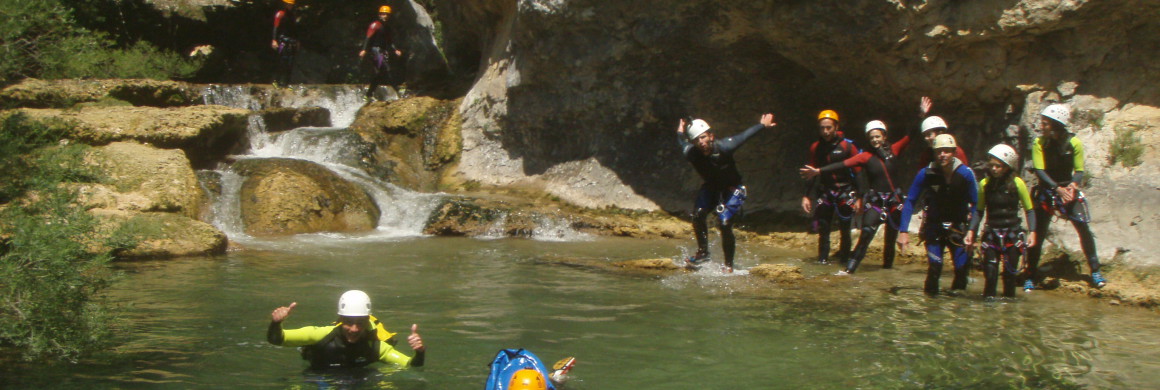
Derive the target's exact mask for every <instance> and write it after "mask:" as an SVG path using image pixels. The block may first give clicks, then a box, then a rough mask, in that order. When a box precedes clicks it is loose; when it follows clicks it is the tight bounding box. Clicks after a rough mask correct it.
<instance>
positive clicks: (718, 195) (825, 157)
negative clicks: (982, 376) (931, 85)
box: [677, 97, 1107, 297]
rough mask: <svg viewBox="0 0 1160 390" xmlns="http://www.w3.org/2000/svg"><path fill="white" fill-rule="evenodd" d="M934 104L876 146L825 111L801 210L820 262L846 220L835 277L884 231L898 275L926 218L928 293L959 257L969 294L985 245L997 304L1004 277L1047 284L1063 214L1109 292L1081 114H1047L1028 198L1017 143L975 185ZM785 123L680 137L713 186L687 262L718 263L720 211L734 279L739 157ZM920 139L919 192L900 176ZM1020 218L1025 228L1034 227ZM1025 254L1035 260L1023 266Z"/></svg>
mask: <svg viewBox="0 0 1160 390" xmlns="http://www.w3.org/2000/svg"><path fill="white" fill-rule="evenodd" d="M932 105H933V102H932V101H931V99H930V98H928V97H923V98H922V100H921V102H920V103H919V113H920V118H921V125H920V126H919V127H918V128H917V129H916V130H915V131H913V132H911V133H910V134H906V135H904V136H903V137H902V138H901V139H899V140H897V141H895V142H893V143H891V142H889V141H888V138H889V137H888V135H889V134H888V133H887V126H886V124H885V123H884V122H883V121H880V120H872V121H869V122H867V123H866V125H865V127H864V129H865V136H866V140H867V141H868V147H867V148H866V150H861V149H859V148H858V147H857V146H856V144H855V142H854V141H853V140H850V139H849V138H846V135H845V134H844V133H843V132H842V130H841V123H842V122H841V120H840V118H839V116H838V113H837V112H835V111H833V110H824V111H822V112H821V113H819V114H818V117H817V123H818V140H817V141H815V142H814V143H813V144H812V145H810V148H809V158H808V160H807V164H806V165H805V166H804V167H802V168H801V169H800V170H799V173H800V175H801V177H802V178H803V179H806V180H807V182H808V185H807V187H806V192H805V194H804V195H803V196H802V200H801V207H802V210H803V211H805V212H806V213H807V214H809V215H810V217H811V226H812V228H813V230H814V231H815V232H816V233H817V234H818V247H817V249H818V252H817V253H818V255H817V261H818V262H819V263H822V264H828V263H829V262H830V249H831V248H830V247H831V245H830V231H831V229H832V225H833V223H834V222H835V221H836V222H837V225H838V229H839V232H840V242H839V250H838V253H837V257H838V259H839V261H838V263H839V264H840V265H841V267H842V269H841V270H839V271H838V272H837V273H836V275H839V276H844V275H849V274H852V273H855V272H856V271H857V270H858V266H859V265H860V264H861V262H862V260H863V259H864V258H865V256H866V252H867V249H868V248H869V246H870V241H871V240H873V238H874V236H875V235H876V234H877V232H878V229H879V227H881V226H883V225H885V226H886V233H885V239H886V243H885V244H884V245H883V254H882V257H883V264H882V266H883V268H886V269H889V268H892V267H893V264H894V257H895V245H896V244H897V246H898V247H899V248H900V249H901V250H906V248H907V246H908V245H909V243H910V234H909V226H910V221H911V219H912V218H913V216H914V215H915V214H922V215H923V218H922V219H923V223H922V227H921V228H920V229H919V230H918V234H919V236H920V237H921V239H922V241H923V242H924V246H925V249H926V253H927V262H928V270H927V278H926V282H925V284H924V288H923V289H924V291H925V292H926V293H928V294H932V295H934V294H938V293H939V277H940V276H941V274H942V269H943V258H944V254H945V252H948V251H949V252H950V254H951V259H952V262H953V265H954V280H953V281H952V283H951V290H952V291H953V290H965V289H966V287H967V280H968V278H967V275H968V273H969V270H970V269H969V262H970V258H971V253H972V252H973V248H974V247H975V246H976V245H978V246H979V248H980V249H981V250H982V253H983V270H984V274H985V284H984V288H983V295H984V296H986V297H994V296H995V295H996V293H997V288H998V287H997V286H998V281H999V279H1000V278H1001V279H1002V281H1003V295H1004V296H1007V297H1012V296H1014V295H1015V290H1016V285H1017V283H1018V280H1019V279H1022V281H1023V289H1024V291H1027V292H1030V291H1032V290H1034V289H1035V288H1036V286H1037V284H1036V282H1037V281H1039V275H1038V273H1037V269H1038V265H1039V260H1040V256H1041V254H1042V246H1041V245H1039V244H1040V242H1041V241H1042V239H1043V238H1045V237H1046V234H1047V228H1048V227H1049V225H1050V224H1051V220H1052V217H1053V216H1061V217H1063V218H1066V219H1068V220H1069V221H1071V223H1072V225H1073V226H1074V227H1075V229H1076V231H1077V232H1078V233H1079V236H1080V242H1081V244H1082V247H1083V252H1084V254H1085V256H1086V257H1087V260H1088V264H1089V267H1090V269H1091V279H1092V280H1091V282H1092V284H1093V285H1094V286H1096V287H1103V286H1104V285H1106V284H1107V280H1106V279H1104V277H1103V276H1102V275H1101V274H1100V272H1099V258H1098V257H1097V256H1096V249H1095V240H1094V237H1093V235H1092V232H1091V229H1090V228H1089V226H1088V222H1089V221H1090V215H1088V214H1089V213H1088V212H1087V207H1086V201H1085V200H1084V198H1083V194H1082V192H1080V189H1079V185H1080V184H1081V183H1082V182H1083V176H1084V174H1083V172H1084V165H1083V160H1084V156H1083V155H1084V152H1083V144H1082V143H1081V142H1080V141H1079V139H1078V138H1076V137H1074V136H1073V135H1072V134H1071V133H1070V132H1068V130H1067V127H1068V125H1069V123H1070V114H1071V111H1070V109H1068V108H1067V107H1066V106H1064V105H1062V104H1052V105H1049V106H1048V107H1047V108H1046V109H1044V110H1043V112H1042V113H1041V116H1040V123H1039V125H1040V128H1041V129H1042V132H1043V135H1042V136H1041V137H1038V138H1037V139H1036V140H1035V143H1034V147H1033V149H1032V162H1033V164H1034V170H1035V174H1036V177H1037V178H1038V185H1036V186H1035V188H1034V189H1033V190H1031V191H1029V190H1028V187H1027V184H1026V183H1025V182H1024V181H1023V179H1022V178H1021V177H1020V175H1019V172H1018V171H1019V167H1020V161H1021V160H1020V157H1019V154H1018V152H1016V150H1015V148H1013V147H1012V146H1010V145H1007V144H998V145H995V146H994V147H992V148H991V149H990V150H989V151H988V153H987V159H988V160H987V162H986V169H985V171H986V177H985V178H983V179H982V180H981V181H979V180H976V177H975V173H974V171H973V170H972V169H971V167H970V166H969V165H968V160H967V155H966V153H965V152H964V151H963V149H962V148H961V147H959V146H958V142H956V140H955V137H954V136H953V135H951V134H949V133H948V130H947V124H946V121H944V120H943V119H942V118H941V117H938V116H929V113H930V109H931V107H932ZM774 126H776V123H774V121H773V114H765V115H763V116H762V117H761V121H760V123H759V124H757V125H754V126H752V127H750V128H748V129H746V130H745V131H743V132H742V133H741V134H738V135H735V136H732V137H726V138H723V139H717V138H716V136H715V135H714V134H713V132H712V131H711V130H710V127H709V124H708V123H706V122H705V121H703V120H700V119H694V120H691V121H688V122H686V121H685V120H684V119H682V120H681V121H680V123H679V125H678V128H677V133H678V143H679V145H680V147H681V151H682V153H683V155H684V156H685V158H686V159H687V160H688V161H689V162H690V163H691V164H692V166H693V168H694V170H695V171H696V172H697V173H698V175H700V177H701V178H702V179H703V180H704V184H703V185H702V186H701V188H700V190H699V191H698V193H697V197H696V201H695V203H694V211H693V228H694V232H695V235H696V239H697V252H696V254H694V255H693V256H692V257H690V258H689V259H688V264H689V266H690V267H699V265H700V264H703V263H705V262H707V261H709V254H708V253H709V252H708V224H707V223H706V220H707V218H708V215H709V214H710V213H713V212H716V214H717V219H718V220H719V226H720V231H721V242H722V247H723V251H724V254H725V259H724V271H725V272H733V258H734V253H735V245H736V244H735V239H734V235H733V225H734V223H735V222H736V218H737V217H738V216H740V214H741V208H742V205H743V203H744V202H745V199H746V196H747V193H746V189H745V186H744V185H743V184H742V180H741V175H740V173H739V172H738V170H737V166H736V162H735V161H734V158H733V154H734V153H735V152H736V151H737V149H738V148H740V146H741V145H742V144H744V143H745V141H747V140H749V139H750V138H751V137H753V136H754V135H756V134H757V133H758V132H759V131H760V130H761V129H763V128H772V127H774ZM914 137H921V138H923V139H924V140H925V141H926V143H927V145H928V146H929V147H928V148H923V150H922V151H921V153H920V155H919V171H918V173H917V174H916V175H915V177H914V179H913V180H912V181H911V182H910V185H909V187H903V186H905V185H906V184H907V182H905V181H903V178H900V177H898V174H897V172H898V170H900V166H899V165H900V162H899V156H900V155H901V154H902V153H903V152H904V151H905V150H906V149H907V147H908V146H909V145H910V143H911V141H912V139H913V138H914ZM1032 199H1034V201H1033V200H1032ZM1021 215H1022V216H1023V218H1021ZM984 216H985V217H984ZM984 218H985V219H984ZM1021 220H1025V221H1026V224H1027V227H1026V229H1025V228H1023V227H1022V226H1021V223H1022V222H1023V221H1021ZM855 221H858V222H860V224H859V225H860V232H861V234H860V235H859V237H858V242H857V244H856V245H854V244H853V242H852V241H853V240H852V237H851V236H852V234H851V228H852V226H853V225H854V222H855ZM984 221H985V223H984ZM980 229H981V233H980ZM1024 250H1026V252H1027V258H1026V261H1025V262H1024V264H1023V265H1022V266H1021V265H1020V259H1021V257H1022V255H1023V252H1024Z"/></svg>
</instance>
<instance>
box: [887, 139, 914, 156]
mask: <svg viewBox="0 0 1160 390" xmlns="http://www.w3.org/2000/svg"><path fill="white" fill-rule="evenodd" d="M907 146H910V134H907V135H906V136H903V137H902V139H900V140H898V141H897V142H895V143H894V144H891V145H890V151H891V152H893V153H894V155H895V156H897V155H900V154H902V151H904V150H906V147H907Z"/></svg>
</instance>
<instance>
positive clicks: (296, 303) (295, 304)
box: [286, 302, 298, 309]
mask: <svg viewBox="0 0 1160 390" xmlns="http://www.w3.org/2000/svg"><path fill="white" fill-rule="evenodd" d="M294 306H298V302H290V306H287V307H286V308H287V309H294Z"/></svg>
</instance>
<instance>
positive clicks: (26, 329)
mask: <svg viewBox="0 0 1160 390" xmlns="http://www.w3.org/2000/svg"><path fill="white" fill-rule="evenodd" d="M0 126H2V127H0V168H3V171H4V172H6V175H10V176H12V177H11V180H4V181H3V182H0V194H3V195H4V198H3V199H2V200H0V302H3V303H2V304H0V346H4V347H5V349H6V350H8V351H11V353H16V354H19V355H20V356H21V357H23V358H24V359H26V360H37V359H45V358H49V359H70V360H71V359H75V358H77V357H79V356H82V355H84V354H86V353H89V352H93V351H96V350H99V349H101V348H102V347H103V346H105V345H107V344H108V343H109V342H110V337H108V336H109V329H110V328H109V324H110V321H111V320H112V319H111V316H110V314H109V313H108V312H107V311H106V310H105V309H104V308H103V307H102V306H100V305H99V304H98V302H97V300H98V299H99V294H100V292H101V291H102V290H103V289H105V288H106V287H108V286H109V284H110V283H111V282H112V280H113V278H114V276H115V273H114V272H113V271H112V270H111V269H110V268H109V266H108V263H109V261H110V260H111V259H112V255H111V254H112V251H114V250H119V249H124V248H128V247H131V246H132V245H134V243H133V242H132V240H131V239H126V238H125V237H126V236H125V235H124V234H118V233H115V232H114V233H111V234H104V233H103V232H102V230H103V228H102V225H101V224H100V222H99V221H98V220H97V219H96V218H95V217H93V216H92V215H90V214H88V213H87V212H85V210H84V209H82V208H81V207H79V206H77V205H76V204H74V203H73V201H74V199H76V193H75V191H74V190H70V189H69V186H67V185H64V184H66V183H75V182H87V181H94V180H95V179H96V178H97V175H96V174H95V173H94V172H93V171H92V170H91V169H89V168H86V167H85V165H84V163H83V155H84V153H85V149H86V148H87V146H84V145H79V144H68V143H66V142H61V141H59V138H57V137H58V136H59V135H60V134H63V131H62V129H61V128H60V127H54V126H50V125H45V124H41V123H37V122H33V121H30V120H28V119H27V118H25V117H24V116H23V115H20V114H15V115H11V116H9V117H7V118H4V119H3V121H0ZM97 248H102V249H97ZM9 347H11V348H9Z"/></svg>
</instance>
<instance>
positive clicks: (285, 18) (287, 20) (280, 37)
mask: <svg viewBox="0 0 1160 390" xmlns="http://www.w3.org/2000/svg"><path fill="white" fill-rule="evenodd" d="M273 40H274V41H276V42H278V49H277V50H278V52H277V54H278V65H277V68H276V69H275V71H274V81H275V82H278V83H282V84H283V85H286V84H290V75H291V73H293V72H294V57H295V55H297V54H298V53H297V52H298V45H299V43H298V15H297V14H295V12H294V9H293V8H287V9H283V10H281V11H278V12H276V13H274V38H273Z"/></svg>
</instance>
